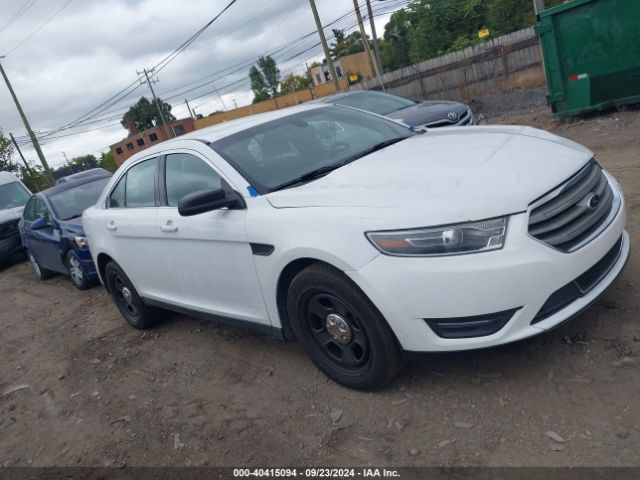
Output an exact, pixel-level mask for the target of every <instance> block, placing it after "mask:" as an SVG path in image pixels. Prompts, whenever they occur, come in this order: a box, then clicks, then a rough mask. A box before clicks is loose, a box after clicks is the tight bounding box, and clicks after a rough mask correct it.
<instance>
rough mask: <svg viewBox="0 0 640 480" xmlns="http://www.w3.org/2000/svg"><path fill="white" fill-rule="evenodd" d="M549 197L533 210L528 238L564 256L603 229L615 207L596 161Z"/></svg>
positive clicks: (612, 195)
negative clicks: (544, 244) (533, 238)
mask: <svg viewBox="0 0 640 480" xmlns="http://www.w3.org/2000/svg"><path fill="white" fill-rule="evenodd" d="M548 197H550V198H548V199H547V200H546V201H543V203H542V204H541V205H536V206H535V207H534V208H533V210H531V214H530V216H529V234H531V235H532V236H533V237H535V238H537V239H538V240H540V241H541V242H544V243H546V244H548V245H551V246H552V247H554V248H557V249H558V250H562V251H565V252H569V251H572V250H575V249H576V248H579V247H580V246H581V244H582V243H583V242H585V241H586V240H587V239H588V238H589V237H590V236H591V235H593V234H594V233H595V232H596V231H597V230H598V229H599V228H600V227H601V226H603V224H604V223H605V222H606V220H607V218H608V216H609V215H608V214H609V213H610V212H611V210H612V207H613V204H614V193H613V190H612V189H611V186H610V185H609V181H608V180H607V177H606V176H605V174H604V173H603V171H602V169H601V168H600V166H599V165H598V164H597V163H596V161H595V160H591V161H590V162H589V163H588V164H587V166H585V167H584V168H583V169H582V170H580V171H579V172H578V173H577V174H576V175H574V176H573V177H571V178H570V179H569V180H568V181H567V182H566V183H564V184H563V185H561V186H560V187H559V188H558V189H556V190H555V191H554V192H552V193H551V194H549V195H548ZM543 198H544V197H543Z"/></svg>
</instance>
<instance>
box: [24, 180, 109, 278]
mask: <svg viewBox="0 0 640 480" xmlns="http://www.w3.org/2000/svg"><path fill="white" fill-rule="evenodd" d="M110 177H111V174H109V173H105V174H99V175H95V176H91V177H87V178H82V179H78V180H72V181H70V182H67V183H63V184H61V185H56V186H55V187H52V188H49V189H47V190H44V191H42V192H39V193H36V194H35V195H33V196H32V197H31V198H30V199H29V201H28V202H27V205H26V206H25V208H24V212H23V214H22V220H21V221H20V235H21V237H22V244H23V246H24V247H25V249H26V250H27V254H28V256H29V260H30V261H31V265H32V266H33V269H34V271H35V273H36V275H37V276H38V278H40V279H41V280H45V279H47V278H49V277H51V276H52V275H54V274H55V273H63V274H67V275H69V277H70V278H71V281H72V282H73V284H74V285H75V286H76V287H77V288H79V289H80V290H85V289H87V288H89V287H90V286H91V285H93V284H94V283H95V281H96V279H97V278H98V276H97V273H96V268H95V265H94V264H93V261H92V260H91V253H90V251H89V246H88V244H87V241H86V238H85V236H84V230H83V228H82V212H84V211H85V210H86V209H87V208H89V207H90V206H92V205H94V204H95V203H96V201H97V200H98V197H99V196H100V193H101V192H102V189H103V188H104V187H105V185H106V184H107V182H108V181H109V178H110Z"/></svg>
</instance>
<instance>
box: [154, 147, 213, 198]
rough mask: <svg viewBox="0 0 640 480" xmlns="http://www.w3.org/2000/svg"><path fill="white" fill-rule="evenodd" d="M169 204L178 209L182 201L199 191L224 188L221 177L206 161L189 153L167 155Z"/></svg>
mask: <svg viewBox="0 0 640 480" xmlns="http://www.w3.org/2000/svg"><path fill="white" fill-rule="evenodd" d="M166 186H167V203H168V205H169V206H170V207H177V206H178V203H179V202H180V199H181V198H182V197H184V196H185V195H187V194H189V193H193V192H197V191H198V190H216V189H219V188H222V187H223V182H222V179H221V178H220V176H219V175H218V174H217V173H216V172H215V171H214V170H213V168H211V166H209V165H207V163H206V162H205V161H204V160H201V159H200V158H198V157H196V156H194V155H190V154H188V153H176V154H171V155H167V170H166Z"/></svg>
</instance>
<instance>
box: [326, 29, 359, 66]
mask: <svg viewBox="0 0 640 480" xmlns="http://www.w3.org/2000/svg"><path fill="white" fill-rule="evenodd" d="M332 32H333V35H334V37H335V42H334V43H333V44H332V45H331V48H330V49H329V51H330V53H331V58H333V59H334V60H338V59H339V58H340V57H345V56H347V55H352V54H354V53H359V52H364V42H363V41H362V35H360V32H359V31H355V32H353V33H351V34H349V35H346V36H345V34H344V30H337V29H334V30H332ZM367 41H368V37H367Z"/></svg>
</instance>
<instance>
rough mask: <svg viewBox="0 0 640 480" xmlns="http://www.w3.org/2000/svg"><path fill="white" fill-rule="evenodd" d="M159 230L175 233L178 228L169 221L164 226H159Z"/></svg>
mask: <svg viewBox="0 0 640 480" xmlns="http://www.w3.org/2000/svg"><path fill="white" fill-rule="evenodd" d="M160 230H162V231H163V232H168V233H171V232H177V231H178V226H177V225H174V224H173V222H172V221H171V220H169V221H168V222H167V223H165V224H164V225H161V226H160Z"/></svg>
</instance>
